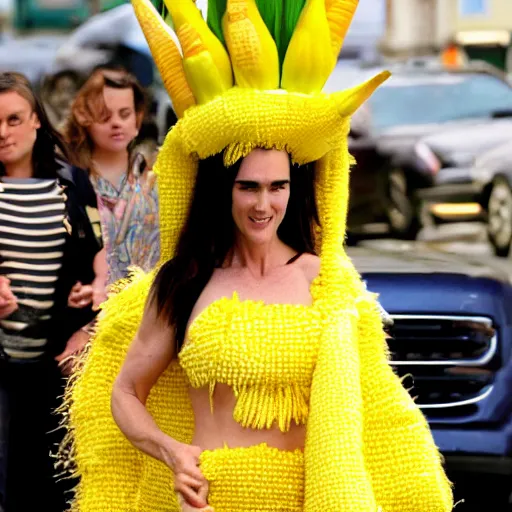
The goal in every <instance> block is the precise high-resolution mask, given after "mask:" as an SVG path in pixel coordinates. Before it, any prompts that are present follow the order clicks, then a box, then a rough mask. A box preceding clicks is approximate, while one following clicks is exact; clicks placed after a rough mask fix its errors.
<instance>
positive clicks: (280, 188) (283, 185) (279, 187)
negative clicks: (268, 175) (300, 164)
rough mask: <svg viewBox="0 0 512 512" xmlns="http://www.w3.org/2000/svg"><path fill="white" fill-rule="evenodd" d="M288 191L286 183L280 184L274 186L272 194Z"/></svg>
mask: <svg viewBox="0 0 512 512" xmlns="http://www.w3.org/2000/svg"><path fill="white" fill-rule="evenodd" d="M285 189H286V183H280V184H278V185H272V187H271V188H270V190H271V191H272V192H279V190H285Z"/></svg>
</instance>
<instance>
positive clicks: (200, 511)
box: [177, 492, 215, 512]
mask: <svg viewBox="0 0 512 512" xmlns="http://www.w3.org/2000/svg"><path fill="white" fill-rule="evenodd" d="M177 497H178V504H179V506H180V511H181V512H215V510H214V509H213V507H210V506H209V505H207V506H206V507H201V508H197V507H193V506H192V505H189V504H188V503H187V502H186V501H185V498H183V496H182V495H181V494H180V493H179V492H178V493H177Z"/></svg>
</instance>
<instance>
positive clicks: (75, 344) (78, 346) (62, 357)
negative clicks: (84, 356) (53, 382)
mask: <svg viewBox="0 0 512 512" xmlns="http://www.w3.org/2000/svg"><path fill="white" fill-rule="evenodd" d="M88 341H89V334H88V333H87V332H85V331H83V330H82V329H80V330H79V331H76V332H75V333H74V334H73V336H71V338H69V340H68V342H67V343H66V347H65V348H64V351H63V352H62V353H61V354H59V355H58V356H55V361H57V363H59V367H60V371H61V372H62V374H63V375H66V376H68V375H69V374H70V373H71V370H72V368H73V361H72V360H71V356H74V355H76V354H78V353H80V352H81V351H82V350H83V349H84V347H85V345H86V344H87V342H88Z"/></svg>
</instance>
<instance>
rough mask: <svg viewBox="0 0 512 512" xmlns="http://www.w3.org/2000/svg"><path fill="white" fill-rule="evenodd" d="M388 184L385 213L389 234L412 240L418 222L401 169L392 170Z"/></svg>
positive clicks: (418, 225)
mask: <svg viewBox="0 0 512 512" xmlns="http://www.w3.org/2000/svg"><path fill="white" fill-rule="evenodd" d="M388 183H389V198H388V206H387V208H386V213H387V217H388V221H389V226H390V229H391V233H392V234H393V235H394V236H396V237H397V238H402V239H407V240H414V239H415V238H416V235H417V234H418V231H419V229H420V222H419V217H418V215H417V213H416V210H415V207H414V204H413V202H412V200H411V198H410V197H409V196H408V192H409V190H408V186H407V178H406V177H405V172H404V171H403V169H392V170H391V171H390V173H389V181H388Z"/></svg>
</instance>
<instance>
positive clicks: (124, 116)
mask: <svg viewBox="0 0 512 512" xmlns="http://www.w3.org/2000/svg"><path fill="white" fill-rule="evenodd" d="M131 115H132V111H131V110H122V111H121V119H128V118H129V117H130V116H131Z"/></svg>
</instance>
